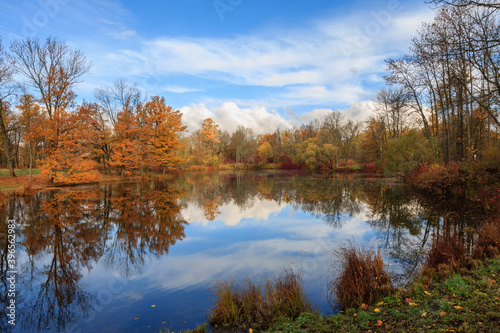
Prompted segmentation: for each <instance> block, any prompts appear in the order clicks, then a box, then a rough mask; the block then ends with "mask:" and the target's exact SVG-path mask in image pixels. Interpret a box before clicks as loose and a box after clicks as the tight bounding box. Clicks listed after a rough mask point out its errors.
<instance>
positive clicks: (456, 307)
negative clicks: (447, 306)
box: [454, 305, 463, 310]
mask: <svg viewBox="0 0 500 333" xmlns="http://www.w3.org/2000/svg"><path fill="white" fill-rule="evenodd" d="M454 308H455V309H457V310H460V309H463V308H462V307H461V306H460V305H455V306H454Z"/></svg>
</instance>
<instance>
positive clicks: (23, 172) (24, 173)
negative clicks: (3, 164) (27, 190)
mask: <svg viewBox="0 0 500 333" xmlns="http://www.w3.org/2000/svg"><path fill="white" fill-rule="evenodd" d="M14 171H15V173H16V176H29V175H30V171H29V169H17V170H14ZM32 171H33V173H32V174H33V176H39V175H40V174H41V172H40V169H33V170H32ZM1 176H9V169H0V177H1Z"/></svg>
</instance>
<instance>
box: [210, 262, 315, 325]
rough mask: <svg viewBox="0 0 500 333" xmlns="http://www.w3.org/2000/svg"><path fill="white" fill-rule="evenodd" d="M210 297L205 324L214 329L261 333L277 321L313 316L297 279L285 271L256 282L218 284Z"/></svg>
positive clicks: (298, 276) (221, 282) (223, 282)
mask: <svg viewBox="0 0 500 333" xmlns="http://www.w3.org/2000/svg"><path fill="white" fill-rule="evenodd" d="M212 294H213V296H214V300H215V304H214V306H213V307H212V309H211V310H210V313H209V315H208V323H209V324H210V325H211V326H213V327H214V328H231V329H236V328H252V329H265V328H267V327H268V326H269V325H270V324H271V323H272V322H273V321H275V320H276V319H277V318H280V317H285V318H292V319H293V318H296V317H298V316H299V315H300V314H301V313H302V312H314V310H313V308H312V306H311V304H310V302H309V300H308V298H307V297H306V295H305V293H304V290H303V288H302V285H301V278H300V275H299V274H298V273H294V272H293V271H292V270H287V269H285V270H283V271H281V272H280V273H279V274H278V275H277V276H273V277H266V278H265V279H263V280H262V281H259V282H254V281H252V280H251V279H249V278H247V279H245V280H244V281H242V282H240V283H239V284H237V283H236V282H235V281H233V280H220V281H217V282H216V283H215V286H214V287H213V288H212Z"/></svg>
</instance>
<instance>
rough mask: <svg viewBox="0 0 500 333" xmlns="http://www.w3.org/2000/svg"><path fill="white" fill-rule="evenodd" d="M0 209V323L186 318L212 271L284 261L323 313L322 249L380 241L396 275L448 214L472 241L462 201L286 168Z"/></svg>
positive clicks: (53, 325) (127, 325) (191, 321)
mask: <svg viewBox="0 0 500 333" xmlns="http://www.w3.org/2000/svg"><path fill="white" fill-rule="evenodd" d="M0 214H1V215H2V218H1V219H2V223H0V232H1V233H2V237H1V238H0V241H1V243H0V251H1V263H0V269H1V272H2V285H1V291H0V296H1V302H2V304H8V302H10V300H11V299H14V300H15V306H16V308H15V324H16V325H15V326H13V325H11V324H9V323H8V320H9V318H8V317H7V315H6V314H7V313H6V311H7V309H6V307H2V309H1V312H2V313H1V319H0V325H1V326H0V330H1V331H2V332H11V331H12V332H35V331H48V332H158V331H159V329H160V328H165V327H166V328H169V329H172V330H183V329H188V328H194V327H196V326H197V324H201V323H203V322H204V321H205V320H206V319H207V311H208V309H209V308H210V306H211V304H212V303H211V295H210V287H211V286H212V285H213V283H214V281H215V280H217V279H221V278H227V277H230V278H235V279H241V278H245V277H246V276H248V277H251V278H255V279H260V278H262V277H263V276H266V275H271V274H276V273H278V272H279V271H280V270H282V269H284V268H291V269H293V270H294V271H296V272H300V274H301V277H302V281H303V285H304V288H305V290H306V292H307V294H308V296H309V298H310V299H311V300H312V301H313V302H314V303H316V304H317V307H318V308H319V310H320V311H321V312H322V313H323V314H325V315H326V314H332V313H335V311H336V310H335V309H332V307H331V306H330V304H329V302H328V299H327V297H326V293H327V285H328V283H329V282H330V281H331V279H332V277H333V276H334V273H335V267H336V260H335V256H334V254H333V252H334V251H335V250H338V249H339V248H340V247H342V246H346V244H347V243H349V242H353V243H355V244H359V245H362V246H364V247H370V248H373V249H375V250H376V249H377V248H380V249H381V251H382V253H383V255H384V259H385V262H386V263H387V264H388V267H389V270H390V271H391V272H392V273H393V274H394V275H395V276H397V277H399V279H398V281H400V283H404V282H405V281H406V280H407V279H408V278H409V277H410V276H411V274H412V272H414V270H415V268H416V266H417V264H418V262H419V258H420V257H421V255H422V252H423V251H424V250H425V248H426V246H427V245H428V244H429V242H430V239H431V238H432V236H433V235H436V234H439V233H442V232H444V231H445V230H449V229H450V228H451V229H454V230H458V231H460V232H463V233H464V235H465V236H466V238H467V237H468V239H469V242H472V241H473V236H472V235H471V236H470V237H469V236H467V235H468V230H469V229H471V227H472V226H473V225H474V223H475V222H474V221H475V220H476V219H477V218H478V215H477V214H475V209H474V206H473V203H466V202H463V201H460V202H458V204H454V203H453V202H450V200H445V201H443V202H436V200H426V199H425V198H421V197H419V196H417V195H415V194H410V193H408V192H407V191H406V190H405V188H404V187H403V186H402V185H401V184H398V183H397V182H395V181H393V180H386V179H377V178H368V177H363V176H358V175H356V176H355V175H348V176H340V175H335V176H327V175H316V174H308V173H305V174H297V173H285V172H276V173H241V174H236V173H213V174H187V175H183V176H180V177H179V178H177V179H174V180H168V181H164V180H154V181H148V182H145V183H118V184H110V185H96V186H85V187H75V188H64V189H57V190H50V191H44V192H40V193H37V194H35V195H33V196H31V197H17V198H11V199H8V200H5V201H4V202H3V204H2V206H1V207H0ZM8 220H14V221H15V222H13V223H14V224H12V222H11V224H8V223H7V221H8ZM9 226H12V228H13V229H14V230H15V240H16V243H15V245H16V247H15V254H14V255H15V265H14V266H11V267H9V262H8V249H9V248H8V245H9V244H8V241H7V236H6V235H7V233H8V228H9ZM11 259H12V258H11ZM10 263H12V262H10ZM12 271H15V274H14V275H15V281H14V282H15V283H14V287H15V297H11V296H12V295H11V294H10V292H12V290H11V289H9V288H12V285H11V284H10V282H12V280H9V281H7V277H10V276H11V275H9V274H12V273H10V272H12Z"/></svg>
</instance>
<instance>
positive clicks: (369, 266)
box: [328, 245, 392, 310]
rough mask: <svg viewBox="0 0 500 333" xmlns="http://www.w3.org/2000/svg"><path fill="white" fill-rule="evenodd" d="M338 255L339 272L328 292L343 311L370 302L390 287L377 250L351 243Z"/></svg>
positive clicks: (384, 293) (388, 278) (386, 292)
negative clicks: (358, 246) (357, 246)
mask: <svg viewBox="0 0 500 333" xmlns="http://www.w3.org/2000/svg"><path fill="white" fill-rule="evenodd" d="M337 256H338V258H339V260H340V266H341V268H340V274H339V276H338V277H337V278H336V279H335V280H334V281H332V282H331V283H330V285H329V288H328V294H329V298H330V300H336V302H332V303H337V302H338V303H340V307H341V308H342V309H343V310H345V309H349V308H357V307H360V306H361V305H362V304H371V303H372V302H374V301H375V300H376V299H377V298H379V297H381V296H385V295H387V294H388V293H389V292H390V290H392V286H391V279H390V277H389V274H388V273H387V272H386V270H385V268H384V263H383V261H382V255H381V254H380V251H378V252H376V253H375V252H373V251H370V250H365V249H359V248H356V247H355V246H354V245H350V246H348V247H345V248H342V249H341V250H340V251H339V252H338V253H337Z"/></svg>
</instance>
